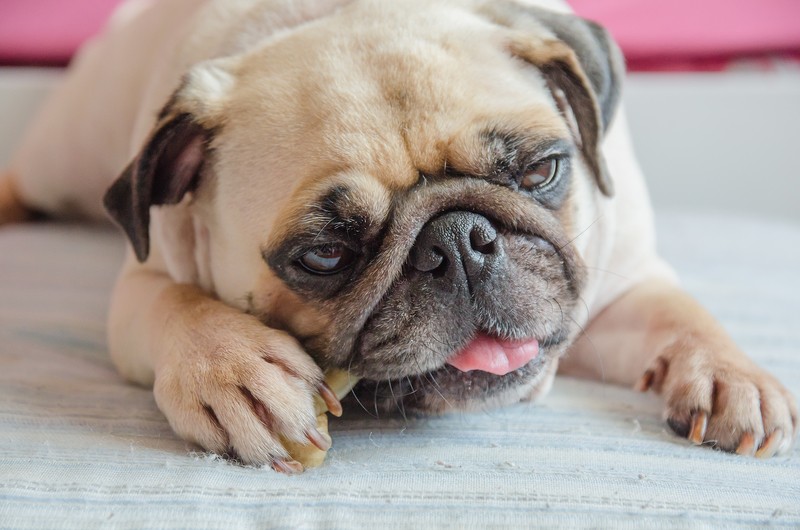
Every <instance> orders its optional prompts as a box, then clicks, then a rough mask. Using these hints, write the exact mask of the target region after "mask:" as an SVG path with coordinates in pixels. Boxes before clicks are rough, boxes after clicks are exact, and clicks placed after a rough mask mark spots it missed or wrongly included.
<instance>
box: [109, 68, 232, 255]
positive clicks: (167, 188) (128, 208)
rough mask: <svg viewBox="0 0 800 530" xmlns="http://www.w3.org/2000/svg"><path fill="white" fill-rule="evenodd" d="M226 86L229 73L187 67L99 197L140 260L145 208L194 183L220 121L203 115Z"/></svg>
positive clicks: (146, 230)
mask: <svg viewBox="0 0 800 530" xmlns="http://www.w3.org/2000/svg"><path fill="white" fill-rule="evenodd" d="M228 84H230V79H229V77H228V74H227V73H224V72H223V71H222V70H221V69H220V68H218V67H217V66H208V65H201V66H200V67H195V68H194V69H193V70H192V71H190V73H189V74H187V75H186V77H185V78H184V80H183V83H182V84H181V87H180V88H179V89H178V90H177V91H176V92H175V93H174V94H173V95H172V97H171V98H170V100H169V102H168V103H167V104H166V106H165V107H164V108H163V109H162V111H161V113H160V114H159V117H158V122H157V123H156V125H155V127H154V128H153V130H152V131H151V133H150V135H149V137H148V139H147V140H146V141H145V143H144V147H143V148H142V150H141V151H140V152H139V154H138V155H137V156H136V157H135V158H134V160H133V161H132V162H131V163H130V164H129V165H128V167H127V168H125V170H124V171H123V172H122V174H121V175H120V176H119V178H117V180H116V181H115V182H114V183H113V185H112V186H111V187H110V188H109V189H108V191H107V192H106V194H105V197H104V198H103V204H104V206H105V208H106V210H107V211H108V213H109V215H110V216H111V217H112V218H113V219H114V221H116V222H117V224H119V225H120V226H121V227H122V228H123V229H124V230H125V233H126V234H127V236H128V238H129V239H130V241H131V244H132V246H133V250H134V252H135V253H136V258H137V259H138V260H139V261H140V262H144V261H145V260H146V259H147V256H148V255H149V253H150V207H151V206H162V205H169V204H177V203H179V202H181V200H183V198H184V196H185V195H186V194H187V193H188V192H191V191H194V190H195V189H196V188H197V186H198V184H199V181H200V175H201V173H202V170H203V167H204V164H205V163H206V161H207V159H208V153H209V150H210V146H211V142H212V140H213V138H214V134H215V131H216V130H217V128H218V127H219V123H220V122H219V121H218V120H214V119H213V118H212V117H210V116H209V115H208V114H209V113H210V112H211V109H215V108H217V107H218V106H219V105H218V103H219V98H221V96H222V93H221V89H222V87H225V86H226V85H228ZM205 85H208V86H205Z"/></svg>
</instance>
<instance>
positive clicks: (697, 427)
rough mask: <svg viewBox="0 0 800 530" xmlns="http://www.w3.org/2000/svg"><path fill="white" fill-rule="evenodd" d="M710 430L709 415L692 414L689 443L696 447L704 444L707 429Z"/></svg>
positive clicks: (700, 412)
mask: <svg viewBox="0 0 800 530" xmlns="http://www.w3.org/2000/svg"><path fill="white" fill-rule="evenodd" d="M707 428H708V414H706V413H705V412H702V411H698V412H695V413H694V414H692V425H691V428H690V429H689V436H688V438H689V441H690V442H692V443H693V444H694V445H700V444H702V443H703V439H705V437H706V429H707Z"/></svg>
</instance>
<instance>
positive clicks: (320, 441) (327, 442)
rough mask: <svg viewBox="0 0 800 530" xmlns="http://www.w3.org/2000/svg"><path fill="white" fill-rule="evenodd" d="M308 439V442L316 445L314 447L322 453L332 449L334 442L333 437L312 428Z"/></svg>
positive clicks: (307, 436)
mask: <svg viewBox="0 0 800 530" xmlns="http://www.w3.org/2000/svg"><path fill="white" fill-rule="evenodd" d="M306 438H308V441H309V442H311V443H312V444H314V446H315V447H316V448H317V449H319V450H320V451H327V450H328V449H330V448H331V444H332V443H333V441H332V440H331V437H330V436H329V435H327V434H325V433H324V432H320V431H319V430H318V429H316V428H312V429H311V430H310V431H308V432H307V433H306Z"/></svg>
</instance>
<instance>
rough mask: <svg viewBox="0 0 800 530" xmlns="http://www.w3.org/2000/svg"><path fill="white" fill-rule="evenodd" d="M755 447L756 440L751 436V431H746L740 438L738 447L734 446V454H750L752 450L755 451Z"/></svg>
mask: <svg viewBox="0 0 800 530" xmlns="http://www.w3.org/2000/svg"><path fill="white" fill-rule="evenodd" d="M755 448H756V440H755V438H754V437H753V433H751V432H746V433H744V434H743V435H742V439H741V440H740V441H739V447H737V448H736V454H737V455H744V456H751V455H752V454H753V451H755Z"/></svg>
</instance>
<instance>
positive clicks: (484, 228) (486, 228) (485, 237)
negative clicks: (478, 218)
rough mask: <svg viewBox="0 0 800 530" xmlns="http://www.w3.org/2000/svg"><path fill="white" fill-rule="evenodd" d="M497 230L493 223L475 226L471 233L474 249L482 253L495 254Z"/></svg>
mask: <svg viewBox="0 0 800 530" xmlns="http://www.w3.org/2000/svg"><path fill="white" fill-rule="evenodd" d="M496 240H497V232H496V231H495V229H494V228H493V227H492V226H491V225H478V226H475V227H474V228H473V229H472V231H471V232H470V234H469V242H470V245H471V246H472V250H475V251H477V252H480V253H481V254H486V255H489V254H494V252H495V244H494V242H495V241H496Z"/></svg>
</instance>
